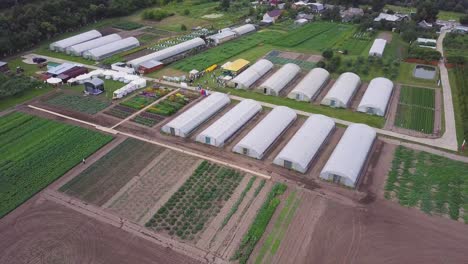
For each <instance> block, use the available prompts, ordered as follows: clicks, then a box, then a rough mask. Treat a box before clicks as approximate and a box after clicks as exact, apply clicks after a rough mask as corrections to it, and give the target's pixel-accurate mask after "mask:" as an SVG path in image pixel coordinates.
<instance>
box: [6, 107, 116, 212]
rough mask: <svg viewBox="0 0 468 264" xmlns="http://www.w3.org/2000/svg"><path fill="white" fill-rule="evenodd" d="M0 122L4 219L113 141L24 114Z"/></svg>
mask: <svg viewBox="0 0 468 264" xmlns="http://www.w3.org/2000/svg"><path fill="white" fill-rule="evenodd" d="M4 119H5V120H6V121H4ZM0 120H1V122H0V153H2V155H0V171H1V174H0V182H1V183H2V184H1V185H0V217H2V216H4V215H5V214H7V213H8V212H9V211H11V210H13V209H14V208H16V207H17V206H18V205H20V204H21V203H23V202H24V201H26V200H27V199H28V198H30V197H31V196H32V195H34V194H35V193H36V192H38V191H40V190H41V189H42V188H44V187H46V186H47V185H49V184H50V183H51V182H52V181H54V180H55V179H57V178H58V177H60V176H61V175H63V174H64V173H65V172H67V171H68V170H69V169H70V168H72V167H73V166H75V165H76V164H78V163H79V162H81V160H82V159H83V158H86V157H88V156H89V155H91V154H92V153H94V152H95V151H96V150H98V149H99V148H101V147H102V146H103V145H105V144H106V143H108V142H109V141H110V140H112V137H111V136H107V135H103V134H99V133H97V132H94V131H91V130H88V129H84V128H81V127H75V126H70V125H66V124H61V123H58V122H55V121H51V120H47V119H42V118H38V117H34V116H30V115H26V114H23V113H13V114H10V115H7V116H5V117H2V118H0Z"/></svg>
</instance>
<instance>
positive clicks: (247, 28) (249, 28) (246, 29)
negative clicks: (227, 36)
mask: <svg viewBox="0 0 468 264" xmlns="http://www.w3.org/2000/svg"><path fill="white" fill-rule="evenodd" d="M255 30H256V28H255V26H254V25H252V24H245V25H242V26H240V27H236V28H233V29H232V31H234V32H235V33H236V35H237V36H242V35H245V34H247V33H250V32H253V31H255Z"/></svg>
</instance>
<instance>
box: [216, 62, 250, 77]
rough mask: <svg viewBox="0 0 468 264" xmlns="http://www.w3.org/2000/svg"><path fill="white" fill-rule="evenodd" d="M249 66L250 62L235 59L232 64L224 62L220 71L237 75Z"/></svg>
mask: <svg viewBox="0 0 468 264" xmlns="http://www.w3.org/2000/svg"><path fill="white" fill-rule="evenodd" d="M249 64H250V61H248V60H244V59H237V60H235V61H233V62H230V61H229V62H226V63H225V64H224V65H223V66H221V69H223V71H225V72H227V73H228V74H230V75H237V74H239V73H240V72H242V71H243V70H245V68H247V67H248V66H249Z"/></svg>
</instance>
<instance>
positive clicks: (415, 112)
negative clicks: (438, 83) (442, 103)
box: [395, 86, 435, 134]
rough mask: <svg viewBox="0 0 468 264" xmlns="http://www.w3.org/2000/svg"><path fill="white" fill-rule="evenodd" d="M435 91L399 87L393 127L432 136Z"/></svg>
mask: <svg viewBox="0 0 468 264" xmlns="http://www.w3.org/2000/svg"><path fill="white" fill-rule="evenodd" d="M434 104H435V91H434V90H433V89H426V88H417V87H408V86H403V87H401V92H400V99H399V102H398V109H397V113H396V117H395V126H398V127H401V128H406V129H411V130H415V131H418V132H422V133H426V134H432V133H433V130H434Z"/></svg>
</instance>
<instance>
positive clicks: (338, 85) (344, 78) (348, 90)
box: [321, 72, 361, 108]
mask: <svg viewBox="0 0 468 264" xmlns="http://www.w3.org/2000/svg"><path fill="white" fill-rule="evenodd" d="M360 85H361V78H359V76H358V75H357V74H354V73H352V72H345V73H343V74H341V75H340V77H339V78H338V80H336V82H335V83H334V84H333V87H332V88H331V89H330V91H328V93H327V95H325V98H323V100H322V102H321V104H323V105H328V106H330V107H340V108H346V107H348V104H349V102H350V100H351V97H353V95H354V93H355V92H356V91H357V89H358V88H359V86H360Z"/></svg>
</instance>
